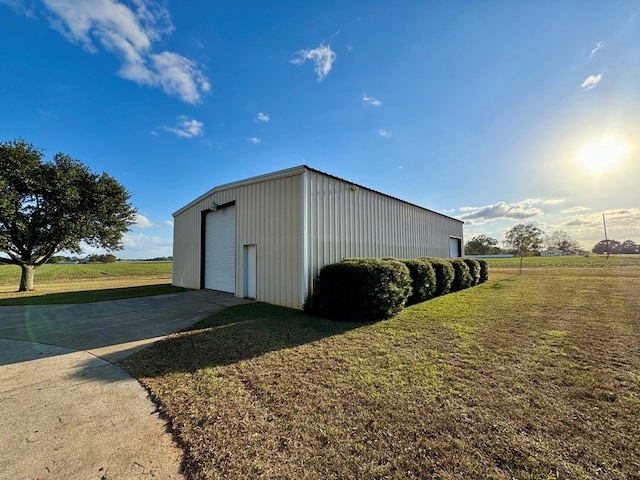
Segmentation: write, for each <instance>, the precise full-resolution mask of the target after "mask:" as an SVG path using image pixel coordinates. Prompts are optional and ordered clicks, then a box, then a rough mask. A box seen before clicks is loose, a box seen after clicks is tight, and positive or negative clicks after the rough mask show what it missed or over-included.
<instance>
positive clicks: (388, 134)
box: [378, 128, 392, 138]
mask: <svg viewBox="0 0 640 480" xmlns="http://www.w3.org/2000/svg"><path fill="white" fill-rule="evenodd" d="M378 135H380V136H381V137H384V138H389V137H391V136H392V133H391V132H390V131H389V130H384V129H382V128H381V129H380V131H379V132H378Z"/></svg>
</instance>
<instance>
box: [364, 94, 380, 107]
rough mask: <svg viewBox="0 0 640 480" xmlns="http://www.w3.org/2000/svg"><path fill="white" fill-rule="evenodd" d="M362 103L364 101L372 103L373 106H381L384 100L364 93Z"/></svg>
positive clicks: (367, 103)
mask: <svg viewBox="0 0 640 480" xmlns="http://www.w3.org/2000/svg"><path fill="white" fill-rule="evenodd" d="M362 103H364V104H365V105H371V106H373V107H379V106H380V105H382V102H381V101H380V100H378V99H377V98H373V97H370V96H368V95H367V94H366V93H364V94H363V95H362Z"/></svg>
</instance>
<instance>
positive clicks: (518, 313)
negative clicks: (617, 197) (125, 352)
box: [123, 267, 640, 479]
mask: <svg viewBox="0 0 640 480" xmlns="http://www.w3.org/2000/svg"><path fill="white" fill-rule="evenodd" d="M491 275H492V276H491V280H490V281H489V282H488V283H486V284H483V285H480V286H477V287H473V288H471V289H468V290H464V291H462V292H458V293H454V294H450V295H446V296H444V297H439V298H436V299H433V300H431V301H428V302H425V303H423V304H420V305H416V306H413V307H411V308H408V309H406V310H405V311H403V312H402V313H401V314H399V315H398V316H396V317H394V318H393V319H391V320H388V321H384V322H378V323H374V324H350V323H339V322H331V321H326V320H322V319H318V318H314V317H308V316H305V315H304V314H302V313H300V312H297V311H292V310H288V309H284V308H278V307H272V306H268V305H261V304H257V305H249V306H242V307H236V308H234V309H229V310H227V311H225V312H223V313H221V314H219V315H217V316H214V317H211V318H210V319H208V320H206V321H205V322H204V323H201V324H200V325H197V326H196V328H195V329H194V330H192V331H189V332H183V333H180V334H176V335H175V336H173V337H171V338H169V339H167V340H166V341H164V342H161V343H159V344H156V345H154V346H153V347H151V348H149V349H147V350H144V351H142V352H140V353H138V354H136V355H135V356H133V357H130V358H129V359H128V360H126V361H125V362H124V364H123V365H124V367H125V368H127V369H129V370H130V371H131V372H132V373H133V374H134V375H136V376H137V377H138V378H139V379H140V380H141V382H142V383H143V384H144V385H146V386H147V387H148V389H149V390H150V392H151V393H152V395H153V396H154V397H155V398H156V399H157V401H158V403H159V408H160V410H161V412H162V413H163V414H164V415H165V416H166V417H167V418H168V419H169V420H170V423H171V426H172V428H173V430H174V432H175V435H176V437H177V439H178V440H179V442H180V443H181V444H182V445H183V447H184V449H185V463H184V466H185V471H186V473H187V476H188V478H190V479H218V478H219V479H226V478H269V479H271V478H291V479H294V478H295V479H298V478H300V479H325V478H333V479H341V478H362V479H371V478H380V479H382V478H389V479H391V478H416V479H417V478H421V479H422V478H441V479H459V478H469V479H471V478H474V479H475V478H495V479H512V478H517V479H547V478H564V479H581V478H582V479H587V478H594V479H595V478H599V479H600V478H603V479H638V478H640V422H639V420H638V419H639V418H640V417H639V413H638V412H640V320H639V318H640V295H638V292H639V291H640V268H637V267H627V268H606V269H603V268H597V269H594V268H581V269H569V268H536V269H527V270H525V272H524V274H523V275H521V276H518V275H515V273H514V271H513V270H511V269H505V270H498V269H495V268H494V269H492V271H491Z"/></svg>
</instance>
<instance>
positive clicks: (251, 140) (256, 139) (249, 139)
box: [247, 137, 262, 145]
mask: <svg viewBox="0 0 640 480" xmlns="http://www.w3.org/2000/svg"><path fill="white" fill-rule="evenodd" d="M247 142H251V143H253V144H254V145H257V144H259V143H262V140H261V139H259V138H258V137H250V138H247Z"/></svg>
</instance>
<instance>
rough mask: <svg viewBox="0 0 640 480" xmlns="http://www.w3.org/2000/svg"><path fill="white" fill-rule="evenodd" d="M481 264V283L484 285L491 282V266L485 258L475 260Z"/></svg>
mask: <svg viewBox="0 0 640 480" xmlns="http://www.w3.org/2000/svg"><path fill="white" fill-rule="evenodd" d="M475 260H476V261H477V262H478V263H479V264H480V280H479V282H480V283H484V282H486V281H487V280H489V264H488V263H487V261H486V260H485V259H484V258H476V259H475Z"/></svg>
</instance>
